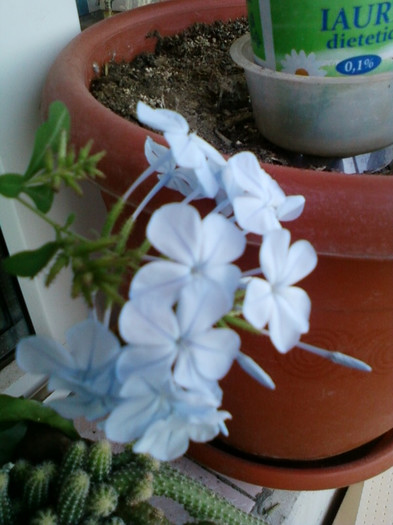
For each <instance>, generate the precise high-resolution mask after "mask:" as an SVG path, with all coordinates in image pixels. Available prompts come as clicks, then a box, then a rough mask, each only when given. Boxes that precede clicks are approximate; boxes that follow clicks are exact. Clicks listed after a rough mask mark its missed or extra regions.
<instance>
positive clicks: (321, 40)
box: [247, 0, 393, 76]
mask: <svg viewBox="0 0 393 525" xmlns="http://www.w3.org/2000/svg"><path fill="white" fill-rule="evenodd" d="M247 8H248V18H249V22H250V33H251V40H252V47H253V52H254V57H255V61H256V62H257V63H259V64H260V65H262V66H264V67H267V68H270V69H274V70H277V71H283V72H285V73H292V74H298V75H309V76H355V75H364V74H373V73H383V72H385V71H391V70H393V1H392V2H390V1H383V2H374V3H372V2H370V0H369V1H368V2H365V1H363V0H301V1H300V0H297V1H296V0H295V1H292V2H288V0H247Z"/></svg>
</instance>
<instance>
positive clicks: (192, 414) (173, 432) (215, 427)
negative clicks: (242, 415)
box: [134, 403, 230, 461]
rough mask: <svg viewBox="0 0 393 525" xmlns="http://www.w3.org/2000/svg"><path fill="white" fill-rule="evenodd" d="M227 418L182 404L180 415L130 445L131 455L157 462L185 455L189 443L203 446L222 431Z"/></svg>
mask: <svg viewBox="0 0 393 525" xmlns="http://www.w3.org/2000/svg"><path fill="white" fill-rule="evenodd" d="M228 418H230V414H229V412H226V411H224V410H216V409H215V408H213V407H210V406H200V405H198V406H197V410H192V409H191V407H190V405H189V404H188V403H186V404H184V407H183V409H182V410H181V413H178V412H176V411H175V412H174V413H173V414H171V415H170V416H169V417H168V418H167V419H161V420H158V421H156V422H155V423H154V424H153V425H151V426H150V427H149V428H148V429H147V431H146V432H145V434H144V435H143V436H142V437H141V438H140V439H138V441H137V442H136V443H135V444H134V451H135V452H139V453H148V454H151V455H152V456H153V457H155V458H156V459H158V460H161V461H172V460H174V459H177V458H179V457H180V456H182V455H183V454H184V453H185V452H186V451H187V449H188V446H189V443H190V441H196V442H197V443H205V442H206V441H210V440H212V439H214V438H215V437H216V436H217V435H218V434H219V433H220V432H223V431H226V426H225V423H224V421H225V420H226V419H228ZM225 434H227V432H225Z"/></svg>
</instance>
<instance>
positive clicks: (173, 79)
mask: <svg viewBox="0 0 393 525" xmlns="http://www.w3.org/2000/svg"><path fill="white" fill-rule="evenodd" d="M246 31H248V22H247V20H246V19H238V20H234V21H231V22H227V23H224V22H215V23H213V24H211V25H207V24H195V25H194V26H192V27H190V28H188V29H187V30H185V31H183V32H182V33H179V34H177V35H174V36H171V37H161V36H160V35H159V34H158V33H152V34H149V35H147V38H153V39H155V41H156V48H155V52H154V53H144V54H141V55H139V56H137V57H136V58H135V59H134V60H133V61H132V62H131V63H116V62H111V63H109V64H108V65H107V67H106V68H104V70H103V71H102V72H101V74H100V76H99V77H97V78H96V79H94V80H93V82H92V84H91V92H92V94H93V95H94V96H95V98H96V99H97V100H98V101H99V102H101V103H102V104H103V105H104V106H106V107H108V108H109V109H111V110H112V111H113V112H115V113H117V114H118V115H120V116H121V117H124V118H126V119H129V120H131V121H136V104H137V102H138V101H139V100H142V101H143V102H146V103H147V104H148V105H150V106H152V107H154V108H166V109H172V110H175V111H178V112H179V113H180V114H181V115H183V116H184V117H185V118H186V120H187V121H188V123H189V125H190V128H191V129H192V130H193V131H196V132H197V133H198V135H200V136H201V137H203V138H204V139H205V140H207V141H208V142H210V143H211V144H212V145H213V146H215V147H216V148H217V149H218V150H220V151H221V152H222V153H226V154H233V153H237V152H239V151H243V150H247V151H252V152H254V153H255V154H256V155H257V156H258V157H259V158H260V160H262V161H263V162H265V163H270V164H281V165H299V163H300V165H301V166H302V167H304V168H306V167H307V168H310V169H317V170H319V171H321V170H329V167H328V165H327V164H326V162H324V160H323V159H318V158H308V157H303V156H299V155H296V154H293V153H291V152H287V151H286V150H283V149H282V148H279V147H277V146H275V145H273V144H271V143H270V142H269V141H267V140H266V139H265V138H264V137H262V135H261V134H260V133H259V131H258V129H257V127H256V125H255V123H254V119H253V115H252V108H251V102H250V98H249V95H248V89H247V84H246V79H245V75H244V72H243V69H241V68H240V67H238V66H237V65H236V64H234V62H233V61H232V59H231V57H230V54H229V48H230V46H231V44H232V43H233V42H234V40H236V39H237V38H239V37H240V36H242V35H243V34H244V33H245V32H246ZM379 173H391V168H390V167H388V168H385V169H384V170H382V171H380V172H379Z"/></svg>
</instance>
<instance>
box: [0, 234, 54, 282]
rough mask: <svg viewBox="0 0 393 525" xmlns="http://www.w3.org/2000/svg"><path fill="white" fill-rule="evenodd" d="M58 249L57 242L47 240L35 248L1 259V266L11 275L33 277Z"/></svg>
mask: <svg viewBox="0 0 393 525" xmlns="http://www.w3.org/2000/svg"><path fill="white" fill-rule="evenodd" d="M58 249H59V244H58V243H57V242H48V243H46V244H44V245H43V246H41V248H38V249H37V250H26V251H24V252H19V253H16V254H15V255H11V257H7V258H6V259H4V261H2V264H3V268H4V269H5V271H6V272H8V273H10V274H11V275H18V276H19V277H34V276H35V275H37V273H39V272H40V271H41V270H42V269H43V268H44V267H45V266H46V265H47V264H48V262H49V261H50V260H51V259H52V257H53V256H54V255H55V253H56V252H57V250H58Z"/></svg>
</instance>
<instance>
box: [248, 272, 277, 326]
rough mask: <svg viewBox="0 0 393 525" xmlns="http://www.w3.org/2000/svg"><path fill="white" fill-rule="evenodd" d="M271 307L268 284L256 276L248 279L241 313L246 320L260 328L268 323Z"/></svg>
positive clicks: (271, 296) (271, 299) (270, 291)
mask: <svg viewBox="0 0 393 525" xmlns="http://www.w3.org/2000/svg"><path fill="white" fill-rule="evenodd" d="M272 308H273V294H272V289H271V286H270V284H269V283H268V282H267V281H265V280H264V279H259V278H257V277H255V278H253V279H250V281H249V283H248V285H247V288H246V296H245V298H244V302H243V315H244V317H245V318H246V319H247V321H248V322H249V323H250V324H251V325H252V326H254V327H255V328H257V329H258V330H261V329H262V328H263V327H264V326H266V324H267V323H268V321H269V319H270V316H271V313H272Z"/></svg>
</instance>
